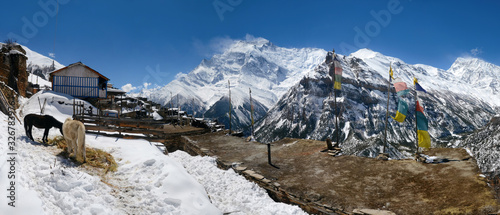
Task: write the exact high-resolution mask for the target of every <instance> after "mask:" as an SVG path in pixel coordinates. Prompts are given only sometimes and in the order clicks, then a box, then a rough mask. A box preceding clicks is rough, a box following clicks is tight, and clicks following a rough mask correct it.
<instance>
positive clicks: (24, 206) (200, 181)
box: [0, 91, 305, 215]
mask: <svg viewBox="0 0 500 215" xmlns="http://www.w3.org/2000/svg"><path fill="white" fill-rule="evenodd" d="M38 98H40V100H41V101H45V99H47V102H46V106H45V110H44V113H45V114H50V115H54V117H55V118H56V119H58V120H60V121H63V120H64V119H65V118H67V117H69V116H70V115H71V112H70V111H71V110H72V108H71V106H69V105H67V104H70V103H72V101H71V99H72V98H71V97H70V96H66V95H62V94H57V93H53V92H50V91H43V92H39V93H38V94H36V95H35V96H33V97H32V98H31V99H29V100H24V101H21V102H22V103H23V106H21V108H20V110H18V114H19V115H20V116H19V118H20V119H22V118H23V116H24V115H25V114H28V113H39V112H40V105H39V104H38ZM0 121H1V124H0V141H1V143H2V144H0V168H1V169H0V186H1V188H2V189H1V190H2V191H1V192H0V193H1V194H2V198H0V214H9V215H10V214H222V213H231V214H305V213H304V212H303V211H302V210H301V209H300V208H298V207H297V206H291V205H286V204H283V203H276V202H274V201H273V200H272V199H271V198H270V197H269V196H268V195H267V194H266V192H265V191H264V190H263V189H262V188H260V187H258V186H257V185H256V184H254V183H252V182H249V181H247V180H245V179H244V178H243V177H242V176H240V175H238V174H237V173H235V172H234V171H232V170H227V171H226V170H220V169H218V168H217V167H216V165H215V161H214V159H213V158H209V157H199V156H198V157H192V156H190V155H188V154H186V153H184V152H182V151H178V152H175V153H171V154H170V155H164V154H163V153H162V151H161V149H159V148H158V147H157V146H156V145H157V144H158V143H151V142H148V141H145V140H125V139H118V138H110V137H103V136H96V135H91V134H88V135H86V146H87V147H93V148H99V149H102V150H104V151H106V152H109V153H111V154H112V155H113V156H114V158H115V160H116V162H117V163H118V169H117V171H116V172H110V173H107V174H105V175H102V174H100V173H97V172H95V171H92V169H91V168H87V167H85V166H77V165H75V164H74V163H72V162H71V161H69V160H68V159H66V158H64V157H61V156H58V154H59V153H60V151H61V150H60V149H57V148H56V147H55V146H44V145H42V144H39V143H38V142H33V141H31V140H28V139H27V138H26V135H25V133H24V129H23V126H22V125H21V123H20V122H18V121H16V125H15V126H14V128H15V135H14V136H15V137H16V146H15V150H14V151H10V150H9V148H8V145H7V144H6V143H7V142H8V138H9V134H8V123H9V119H8V117H7V116H6V115H5V114H3V113H0ZM42 135H43V130H40V129H36V128H34V129H33V136H34V137H35V139H41V137H42ZM60 135H61V134H60V132H59V130H58V129H51V131H50V135H49V138H53V137H56V136H60ZM9 152H17V155H15V156H14V157H15V163H12V164H11V162H10V161H9V159H10V157H11V155H10V154H8V153H9ZM12 166H14V168H15V173H9V171H11V169H12ZM11 175H15V180H12V179H10V178H8V177H9V176H11ZM11 181H14V182H15V185H14V186H13V187H14V188H15V203H14V204H15V206H16V207H12V206H9V205H8V203H9V202H12V201H11V200H10V199H9V198H7V196H9V193H10V191H7V189H9V188H10V183H11Z"/></svg>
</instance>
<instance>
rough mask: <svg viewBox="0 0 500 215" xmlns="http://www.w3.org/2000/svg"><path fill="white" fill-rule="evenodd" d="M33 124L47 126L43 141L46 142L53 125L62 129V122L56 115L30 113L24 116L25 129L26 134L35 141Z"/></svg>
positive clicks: (39, 126)
mask: <svg viewBox="0 0 500 215" xmlns="http://www.w3.org/2000/svg"><path fill="white" fill-rule="evenodd" d="M33 126H35V127H37V128H45V132H43V137H42V141H43V143H46V142H47V141H48V139H47V136H49V130H50V128H52V127H55V128H59V130H60V131H61V134H62V133H63V131H62V126H63V124H62V122H59V121H57V119H55V118H54V117H52V116H50V115H38V114H28V115H26V116H25V117H24V130H25V132H26V136H28V138H30V139H31V140H33V141H34V139H33V135H32V134H31V130H32V129H33Z"/></svg>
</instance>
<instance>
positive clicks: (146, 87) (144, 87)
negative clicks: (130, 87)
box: [142, 82, 151, 89]
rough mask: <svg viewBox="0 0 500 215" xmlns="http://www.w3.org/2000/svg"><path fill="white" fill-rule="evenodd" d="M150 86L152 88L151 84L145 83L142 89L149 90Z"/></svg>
mask: <svg viewBox="0 0 500 215" xmlns="http://www.w3.org/2000/svg"><path fill="white" fill-rule="evenodd" d="M149 86H151V83H147V82H144V83H143V84H142V88H143V89H148V87H149Z"/></svg>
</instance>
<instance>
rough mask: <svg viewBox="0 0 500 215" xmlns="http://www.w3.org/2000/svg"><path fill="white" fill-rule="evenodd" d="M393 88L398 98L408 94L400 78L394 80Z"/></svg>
mask: <svg viewBox="0 0 500 215" xmlns="http://www.w3.org/2000/svg"><path fill="white" fill-rule="evenodd" d="M394 88H396V93H397V94H398V96H399V97H401V96H404V95H406V94H408V93H409V92H410V90H409V89H408V87H407V86H406V83H405V82H404V81H403V80H402V79H401V78H396V79H394Z"/></svg>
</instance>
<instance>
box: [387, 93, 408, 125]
mask: <svg viewBox="0 0 500 215" xmlns="http://www.w3.org/2000/svg"><path fill="white" fill-rule="evenodd" d="M407 114H408V103H406V102H405V101H404V100H403V99H402V98H399V102H398V111H397V112H396V116H395V117H392V116H391V117H392V118H393V119H394V120H396V121H398V122H403V121H405V118H406V115H407Z"/></svg>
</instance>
